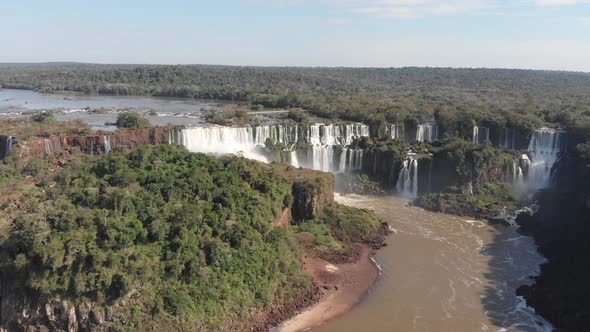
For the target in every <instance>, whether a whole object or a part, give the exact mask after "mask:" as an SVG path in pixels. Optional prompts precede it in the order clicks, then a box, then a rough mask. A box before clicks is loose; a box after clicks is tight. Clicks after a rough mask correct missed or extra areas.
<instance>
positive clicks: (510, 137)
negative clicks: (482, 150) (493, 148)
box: [498, 128, 516, 150]
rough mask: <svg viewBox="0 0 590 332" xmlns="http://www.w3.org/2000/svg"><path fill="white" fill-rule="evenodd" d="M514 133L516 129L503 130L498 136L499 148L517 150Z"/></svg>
mask: <svg viewBox="0 0 590 332" xmlns="http://www.w3.org/2000/svg"><path fill="white" fill-rule="evenodd" d="M514 133H515V131H514V128H502V129H501V130H500V132H499V135H498V146H499V147H501V148H504V149H511V150H514V149H515V148H516V144H515V134H514Z"/></svg>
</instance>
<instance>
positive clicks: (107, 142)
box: [102, 135, 112, 154]
mask: <svg viewBox="0 0 590 332" xmlns="http://www.w3.org/2000/svg"><path fill="white" fill-rule="evenodd" d="M102 140H103V145H104V153H105V154H109V153H111V150H112V148H111V136H108V135H104V136H103V137H102Z"/></svg>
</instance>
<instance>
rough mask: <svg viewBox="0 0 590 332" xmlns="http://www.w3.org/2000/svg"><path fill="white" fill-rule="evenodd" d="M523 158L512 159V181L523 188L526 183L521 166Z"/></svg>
mask: <svg viewBox="0 0 590 332" xmlns="http://www.w3.org/2000/svg"><path fill="white" fill-rule="evenodd" d="M525 156H526V155H525ZM522 160H523V159H521V160H518V159H514V160H513V161H512V183H513V184H514V186H515V187H517V188H521V187H522V186H523V184H524V173H523V171H522V167H521V162H522ZM526 160H527V161H528V157H527V158H526ZM525 163H526V162H525Z"/></svg>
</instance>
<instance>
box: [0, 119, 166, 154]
mask: <svg viewBox="0 0 590 332" xmlns="http://www.w3.org/2000/svg"><path fill="white" fill-rule="evenodd" d="M170 129H171V127H154V128H137V129H119V130H117V131H114V132H97V133H93V134H91V135H76V136H50V137H36V138H32V139H27V140H25V141H23V142H19V144H18V145H19V146H20V153H21V155H20V157H21V158H26V159H28V158H35V157H43V156H45V155H49V154H52V153H58V152H62V151H66V150H71V149H79V150H80V152H82V153H88V154H103V153H108V152H110V151H111V150H115V149H122V148H133V147H136V146H139V145H147V144H154V145H155V144H167V143H168V139H169V131H170ZM0 143H1V142H0Z"/></svg>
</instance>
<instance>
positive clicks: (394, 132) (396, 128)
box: [389, 124, 405, 139]
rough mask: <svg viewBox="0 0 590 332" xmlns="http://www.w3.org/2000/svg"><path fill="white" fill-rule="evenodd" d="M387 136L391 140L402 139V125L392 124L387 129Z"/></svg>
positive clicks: (403, 136)
mask: <svg viewBox="0 0 590 332" xmlns="http://www.w3.org/2000/svg"><path fill="white" fill-rule="evenodd" d="M389 134H390V136H391V139H404V138H405V133H404V125H403V124H402V125H398V124H393V125H391V126H390V127H389Z"/></svg>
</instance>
